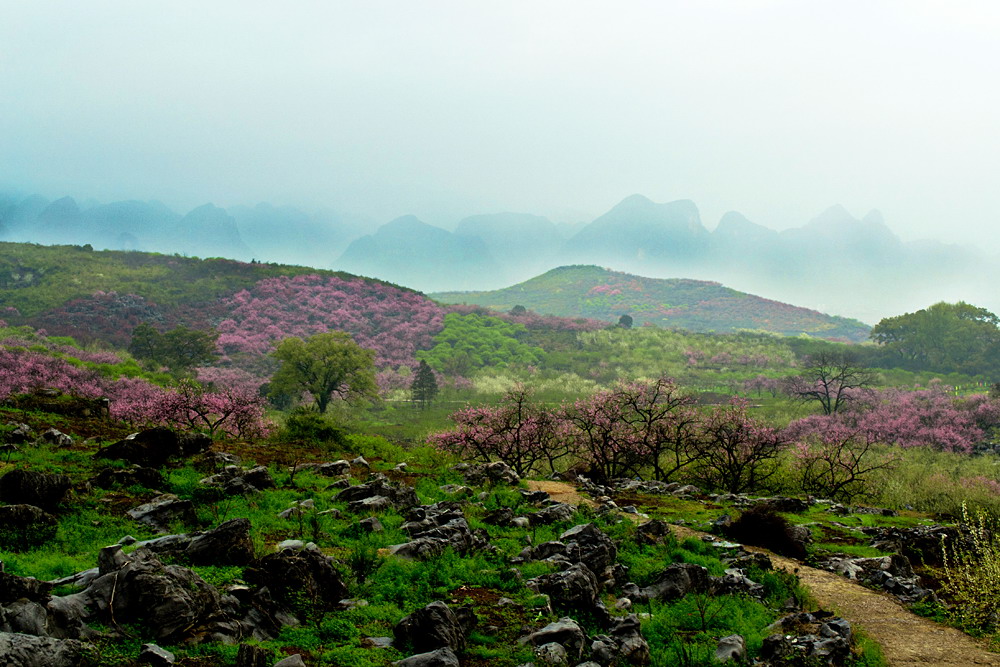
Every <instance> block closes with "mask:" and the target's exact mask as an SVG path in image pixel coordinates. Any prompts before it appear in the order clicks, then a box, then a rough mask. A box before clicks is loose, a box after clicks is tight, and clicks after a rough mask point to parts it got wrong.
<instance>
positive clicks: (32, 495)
mask: <svg viewBox="0 0 1000 667" xmlns="http://www.w3.org/2000/svg"><path fill="white" fill-rule="evenodd" d="M72 486H73V481H72V480H71V479H70V478H69V477H68V476H66V475H54V474H50V473H44V472H37V471H35V470H25V469H24V468H15V469H14V470H11V471H10V472H8V473H7V474H5V475H4V476H3V477H0V501H3V502H5V503H12V504H13V503H23V504H26V505H34V506H36V507H41V508H42V509H43V510H45V511H47V512H55V511H56V510H57V509H58V507H59V503H61V502H62V501H63V498H64V497H65V496H66V493H67V492H68V491H69V490H70V488H71V487H72Z"/></svg>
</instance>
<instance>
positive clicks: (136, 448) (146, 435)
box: [94, 426, 212, 468]
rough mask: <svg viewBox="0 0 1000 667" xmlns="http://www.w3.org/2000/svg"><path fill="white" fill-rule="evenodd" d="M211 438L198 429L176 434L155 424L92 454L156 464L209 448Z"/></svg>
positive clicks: (96, 456)
mask: <svg viewBox="0 0 1000 667" xmlns="http://www.w3.org/2000/svg"><path fill="white" fill-rule="evenodd" d="M211 445H212V439H211V438H209V437H208V436H207V435H204V434H201V433H184V434H182V435H178V434H177V433H175V432H174V431H172V430H171V429H169V428H166V427H163V426H158V427H156V428H151V429H147V430H145V431H141V432H139V433H133V434H132V435H130V436H128V437H127V438H125V439H124V440H119V441H118V442H116V443H114V444H112V445H108V446H107V447H104V448H103V449H100V450H98V451H97V452H96V453H95V454H94V457H95V458H105V459H119V460H122V461H128V462H129V463H134V464H136V465H141V466H149V467H153V468H159V467H161V466H162V465H163V464H164V463H166V462H167V461H169V460H170V459H171V458H177V457H187V456H193V455H195V454H198V453H201V452H203V451H205V450H206V449H208V448H209V447H210V446H211Z"/></svg>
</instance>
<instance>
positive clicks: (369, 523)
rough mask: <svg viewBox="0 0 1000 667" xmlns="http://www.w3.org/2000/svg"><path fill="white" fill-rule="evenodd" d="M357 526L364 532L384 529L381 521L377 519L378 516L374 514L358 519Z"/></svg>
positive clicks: (377, 531) (375, 531) (379, 531)
mask: <svg viewBox="0 0 1000 667" xmlns="http://www.w3.org/2000/svg"><path fill="white" fill-rule="evenodd" d="M358 527H359V528H360V529H361V530H362V532H365V533H381V532H382V531H384V530H385V528H383V527H382V522H381V521H379V520H378V517H374V516H370V517H368V518H367V519H362V520H361V521H358Z"/></svg>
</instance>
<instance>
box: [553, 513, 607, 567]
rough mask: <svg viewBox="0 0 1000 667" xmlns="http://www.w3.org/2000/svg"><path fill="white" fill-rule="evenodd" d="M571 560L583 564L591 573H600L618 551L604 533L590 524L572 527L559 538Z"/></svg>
mask: <svg viewBox="0 0 1000 667" xmlns="http://www.w3.org/2000/svg"><path fill="white" fill-rule="evenodd" d="M559 540H560V541H562V542H563V543H565V544H566V551H567V554H568V555H569V557H570V558H571V559H574V560H576V561H578V562H580V563H583V564H584V565H586V566H587V567H589V568H590V571H591V572H594V573H601V572H603V571H604V570H605V568H607V567H608V566H609V565H612V564H613V563H614V562H615V560H616V559H617V558H618V549H617V548H616V547H615V543H614V542H612V541H611V538H610V537H608V536H607V535H606V534H605V533H604V532H602V531H601V530H600V529H599V528H598V527H597V526H595V525H594V524H592V523H585V524H581V525H579V526H573V527H572V528H570V529H569V530H567V531H565V532H564V533H563V534H562V535H560V536H559Z"/></svg>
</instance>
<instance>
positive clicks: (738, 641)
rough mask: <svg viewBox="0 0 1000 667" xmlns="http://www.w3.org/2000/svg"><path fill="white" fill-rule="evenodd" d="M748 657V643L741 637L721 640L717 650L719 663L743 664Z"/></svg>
mask: <svg viewBox="0 0 1000 667" xmlns="http://www.w3.org/2000/svg"><path fill="white" fill-rule="evenodd" d="M746 655H747V641H746V640H745V639H743V637H741V636H740V635H729V636H728V637H723V638H722V639H720V640H719V644H718V646H716V648H715V660H716V661H717V662H729V661H733V662H743V659H744V658H746Z"/></svg>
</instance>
